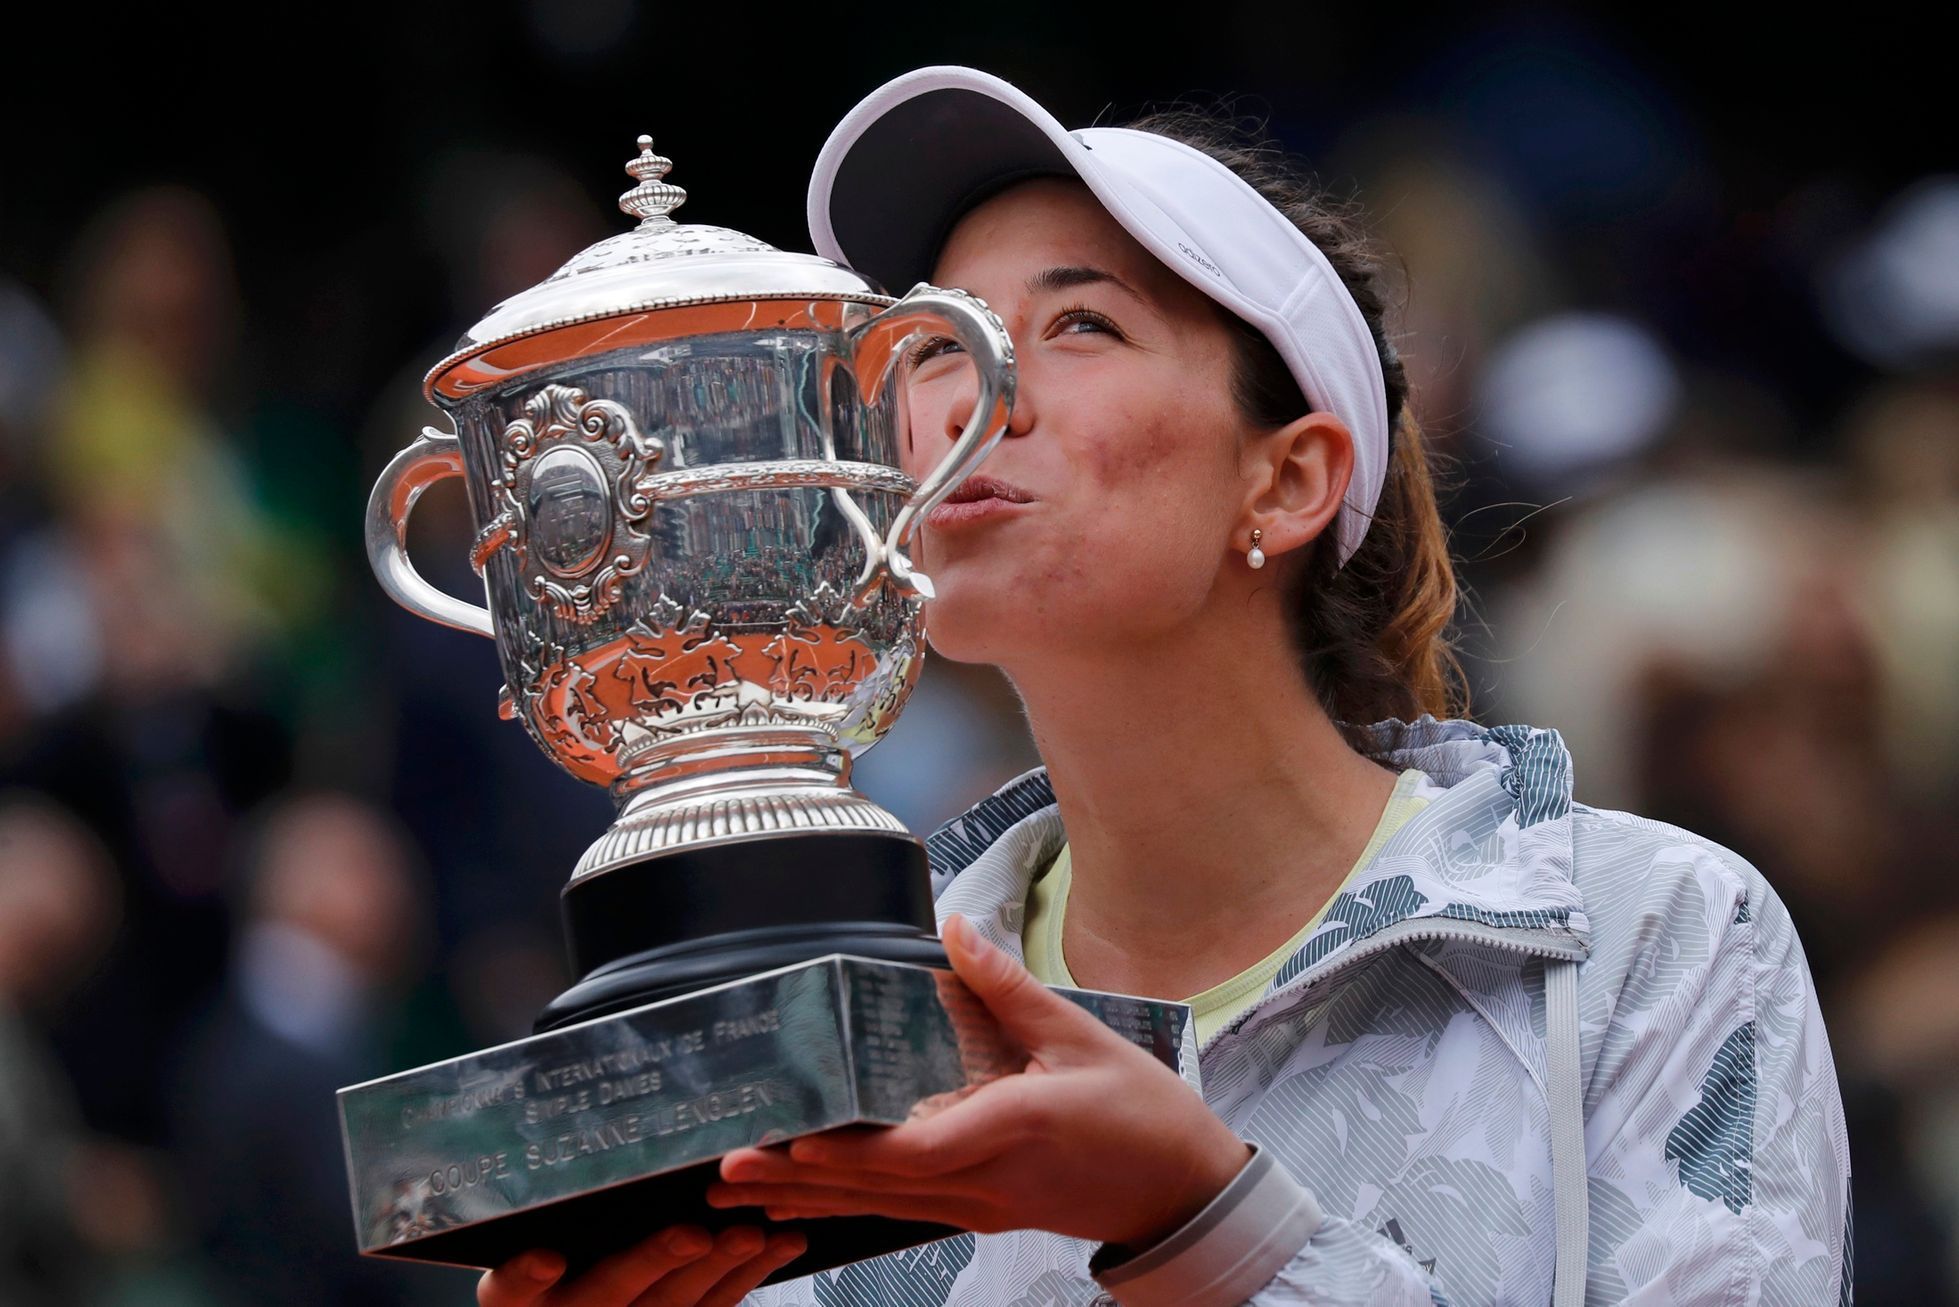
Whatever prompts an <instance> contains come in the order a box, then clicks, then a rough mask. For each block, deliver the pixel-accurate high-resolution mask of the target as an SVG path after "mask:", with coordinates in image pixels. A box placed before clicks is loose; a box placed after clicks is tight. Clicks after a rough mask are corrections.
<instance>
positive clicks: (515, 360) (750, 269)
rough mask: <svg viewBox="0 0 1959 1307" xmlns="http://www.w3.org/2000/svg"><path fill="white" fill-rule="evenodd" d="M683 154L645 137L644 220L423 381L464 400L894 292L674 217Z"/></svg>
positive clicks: (883, 299)
mask: <svg viewBox="0 0 1959 1307" xmlns="http://www.w3.org/2000/svg"><path fill="white" fill-rule="evenodd" d="M672 167H673V161H672V160H671V159H667V158H663V157H662V156H660V155H657V154H655V153H654V152H653V138H652V137H650V136H642V137H640V138H639V157H638V158H636V159H634V160H633V161H632V162H630V163H628V164H627V165H626V172H627V173H628V174H630V175H631V176H632V178H633V180H634V182H635V183H636V184H635V185H634V186H633V188H632V189H631V190H629V191H627V192H626V193H625V194H624V195H621V196H620V197H619V208H620V209H621V210H622V211H623V212H625V213H626V214H627V215H628V216H630V217H635V218H638V219H639V220H640V221H639V225H638V226H637V227H635V228H633V229H632V230H631V231H627V232H622V233H620V234H619V235H617V236H612V237H608V238H607V239H605V240H602V241H600V242H599V243H598V244H596V245H592V246H588V247H587V248H585V249H584V250H581V251H579V253H577V254H576V255H574V256H572V258H571V259H570V261H568V262H567V263H566V264H565V265H564V266H563V267H561V268H559V269H558V270H557V271H556V272H554V273H552V274H551V275H550V276H549V277H547V278H545V279H544V280H543V281H542V282H539V283H538V284H537V285H535V286H532V287H531V288H530V289H528V290H525V291H520V292H518V293H517V294H516V295H513V296H511V297H510V298H509V299H507V300H505V301H504V302H503V303H501V304H499V305H497V306H496V307H495V308H493V309H491V310H490V312H489V314H488V315H487V316H485V317H484V318H483V319H482V321H480V322H478V323H477V324H476V325H475V326H473V327H471V328H470V329H469V330H468V331H467V332H466V333H464V335H463V338H462V339H461V340H459V341H457V342H456V348H455V351H454V352H453V353H451V354H450V355H449V356H448V357H447V358H445V359H443V360H442V362H440V363H438V364H436V365H435V367H434V368H433V369H432V370H431V371H430V372H429V375H428V378H427V380H426V381H425V382H424V383H423V390H424V392H425V393H426V394H427V395H428V397H429V399H430V400H432V401H433V402H435V403H437V404H449V405H452V404H455V403H458V402H460V401H461V400H463V399H466V398H468V397H469V396H470V395H472V394H475V393H476V392H478V391H481V390H486V389H490V388H492V387H496V386H500V385H503V384H504V383H506V382H508V381H510V380H511V379H512V378H513V377H515V376H518V375H521V374H523V373H526V372H531V371H535V370H536V369H538V368H544V367H550V366H552V365H554V364H558V363H563V362H567V361H569V360H571V359H575V358H581V357H584V356H586V355H590V354H596V353H603V352H605V351H608V350H615V349H622V348H626V347H629V346H632V345H638V344H646V343H649V342H652V341H658V340H670V339H673V338H674V337H677V336H690V335H699V334H702V333H704V332H710V331H741V330H754V329H766V328H771V327H775V328H782V327H796V326H802V327H812V328H815V327H824V328H834V327H838V326H840V325H842V323H843V320H844V306H845V305H847V304H867V305H872V306H874V307H877V308H882V307H884V306H885V305H888V304H890V303H891V302H892V299H891V297H890V296H888V295H886V294H884V293H883V291H882V289H881V288H880V287H879V286H878V284H877V283H876V282H874V281H871V280H870V279H869V278H867V277H865V276H863V275H862V274H860V273H857V272H853V271H851V270H850V269H849V268H845V267H843V266H841V265H840V264H837V263H833V262H831V261H830V260H829V259H824V258H819V257H818V256H816V255H814V254H793V253H789V252H787V251H784V250H778V249H776V248H775V247H774V246H772V245H769V244H767V243H766V242H763V241H759V240H757V239H755V238H754V237H753V236H748V235H745V234H743V233H741V232H738V231H731V230H730V229H728V228H726V227H710V226H707V225H706V224H702V223H680V222H675V221H674V220H673V218H672V216H671V215H672V213H673V211H674V210H675V209H677V208H679V207H680V205H681V204H682V203H683V202H684V201H685V200H686V198H687V192H686V191H685V190H683V189H681V188H680V187H678V186H675V185H674V184H672V183H671V182H669V181H667V180H666V175H667V173H668V172H669V171H670V170H671V169H672Z"/></svg>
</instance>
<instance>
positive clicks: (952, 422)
mask: <svg viewBox="0 0 1959 1307" xmlns="http://www.w3.org/2000/svg"><path fill="white" fill-rule="evenodd" d="M978 402H979V378H978V376H977V375H976V374H975V373H974V372H973V370H972V369H971V368H970V367H968V368H962V369H960V372H959V381H958V386H957V389H956V391H955V392H954V394H953V396H952V402H951V403H950V404H948V405H946V409H945V426H944V428H943V430H942V432H941V434H942V435H944V437H945V438H946V439H947V440H957V439H959V433H960V432H961V431H964V430H965V429H966V424H967V423H968V422H970V421H972V419H973V406H974V405H975V404H977V403H978ZM1033 428H1034V396H1033V394H1032V387H1030V386H1029V385H1028V376H1027V369H1026V367H1025V366H1023V365H1018V364H1017V365H1016V367H1015V371H1014V394H1013V402H1012V404H1011V405H1009V407H1008V413H1007V432H1006V438H1007V439H1012V438H1014V437H1016V436H1024V435H1026V434H1027V433H1028V432H1029V431H1031V430H1033Z"/></svg>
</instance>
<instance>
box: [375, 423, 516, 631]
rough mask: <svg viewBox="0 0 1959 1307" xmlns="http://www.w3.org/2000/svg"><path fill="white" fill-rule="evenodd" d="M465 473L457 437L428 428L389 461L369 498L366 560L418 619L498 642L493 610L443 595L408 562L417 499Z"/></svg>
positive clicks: (385, 586) (392, 594) (390, 593)
mask: <svg viewBox="0 0 1959 1307" xmlns="http://www.w3.org/2000/svg"><path fill="white" fill-rule="evenodd" d="M462 474H463V453H462V446H461V444H460V443H459V442H458V441H457V439H456V438H455V437H454V436H453V435H450V434H449V433H448V432H445V431H437V430H436V429H435V428H434V427H423V428H422V434H421V435H420V436H419V437H418V438H417V439H416V440H415V441H414V443H412V444H410V445H409V446H408V447H407V448H406V449H404V450H402V451H401V452H400V453H399V454H396V455H395V456H394V458H393V459H391V460H389V462H388V466H387V468H386V469H385V470H383V471H382V473H381V479H380V480H379V481H376V482H375V483H374V492H373V493H372V494H370V495H369V496H368V497H367V561H368V564H369V566H371V567H372V568H373V569H374V575H375V576H376V577H377V578H379V580H380V582H381V588H382V589H383V590H386V591H387V592H388V597H389V598H391V599H393V600H394V601H395V602H396V603H398V604H400V605H401V606H402V607H403V608H406V609H407V610H408V611H409V612H411V613H413V614H415V616H417V617H424V618H427V619H428V620H429V621H431V622H440V623H442V625H444V626H453V627H455V628H456V629H457V630H458V631H468V632H471V633H472V634H475V635H481V636H486V637H488V638H490V639H495V638H496V631H495V629H494V628H493V627H492V626H491V625H490V610H489V609H487V608H484V607H481V606H479V605H477V604H472V603H465V602H464V601H463V600H461V599H455V598H451V597H450V596H449V595H446V594H443V593H442V592H441V591H440V590H438V589H436V588H435V587H434V586H432V585H430V584H429V583H428V582H427V581H424V580H423V579H422V576H421V573H419V572H417V571H416V570H415V565H414V564H413V563H411V562H410V561H408V548H407V544H408V515H409V514H410V513H411V512H413V511H414V509H415V501H416V500H417V499H420V498H421V497H422V492H423V491H424V490H427V489H428V488H429V487H430V486H432V485H434V484H435V483H436V482H438V481H442V480H445V479H446V478H448V477H459V476H461V475H462Z"/></svg>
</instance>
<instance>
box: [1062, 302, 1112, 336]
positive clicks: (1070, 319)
mask: <svg viewBox="0 0 1959 1307" xmlns="http://www.w3.org/2000/svg"><path fill="white" fill-rule="evenodd" d="M1080 328H1086V329H1087V330H1086V331H1083V330H1080ZM1098 333H1099V334H1101V335H1107V336H1120V335H1121V334H1122V333H1121V332H1119V331H1117V330H1116V324H1115V323H1113V322H1110V321H1109V320H1108V319H1107V318H1105V317H1103V316H1102V315H1101V314H1099V313H1097V312H1095V311H1094V310H1092V309H1085V308H1077V309H1068V310H1067V311H1065V312H1064V313H1062V315H1061V317H1060V318H1059V319H1058V325H1057V326H1056V328H1055V335H1057V336H1081V335H1090V334H1098Z"/></svg>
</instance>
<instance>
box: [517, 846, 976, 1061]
mask: <svg viewBox="0 0 1959 1307" xmlns="http://www.w3.org/2000/svg"><path fill="white" fill-rule="evenodd" d="M563 906H564V919H565V938H566V942H567V945H568V946H569V952H570V955H571V963H572V968H573V971H574V973H575V974H577V975H578V976H580V977H581V979H580V980H579V981H578V983H577V984H575V985H573V986H572V987H571V988H570V989H568V990H566V991H565V992H564V993H562V994H560V995H559V996H558V997H557V998H555V999H553V1000H552V1001H551V1003H550V1004H549V1005H548V1006H547V1007H546V1008H545V1009H544V1011H543V1013H542V1014H541V1015H540V1016H539V1017H538V1019H537V1022H536V1024H535V1026H534V1027H533V1029H534V1030H536V1031H538V1032H539V1033H542V1032H544V1031H547V1030H556V1029H559V1028H561V1027H563V1026H568V1025H571V1024H573V1023H575V1022H579V1021H589V1020H591V1019H592V1018H593V1017H601V1016H606V1015H608V1014H610V1013H613V1012H623V1011H626V1010H627V1009H629V1008H635V1007H639V1006H641V1005H643V1004H646V1003H655V1002H658V1001H660V1000H661V999H666V998H674V997H677V996H679V995H681V994H689V993H693V992H694V991H696V990H702V989H708V988H711V987H712V986H715V985H725V984H728V983H730V982H732V981H737V980H743V979H746V978H747V977H749V976H756V975H761V974H762V973H764V972H768V971H776V970H779V969H780V968H782V967H792V966H795V965H797V964H798V963H802V962H808V961H810V960H811V959H812V958H820V957H826V956H828V955H830V954H832V953H847V954H850V955H852V956H855V957H865V958H877V959H879V960H881V961H885V962H910V963H915V964H917V965H919V966H930V967H945V966H948V965H950V964H949V963H948V961H947V959H946V954H945V948H944V946H943V945H941V944H940V943H939V941H938V939H937V937H936V936H935V935H934V934H933V933H932V926H933V915H932V894H931V881H930V877H929V874H928V872H927V870H926V863H925V849H924V846H923V845H921V844H920V843H919V842H918V841H917V840H916V839H914V838H912V837H910V836H905V835H879V834H859V833H850V834H841V833H831V834H826V833H823V832H815V831H813V832H809V833H806V834H795V835H773V836H770V837H767V838H764V839H754V840H745V841H740V842H736V843H730V844H722V845H715V846H711V847H708V848H704V849H690V850H685V851H681V852H677V853H668V854H663V855H661V856H660V857H657V858H651V859H648V860H647V861H644V862H637V863H632V864H629V865H627V866H624V867H620V868H617V869H615V870H612V871H607V872H603V873H601V874H599V875H596V876H593V877H591V878H589V879H587V880H583V881H575V882H573V883H572V884H571V885H569V886H567V887H566V889H565V892H564V904H563Z"/></svg>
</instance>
